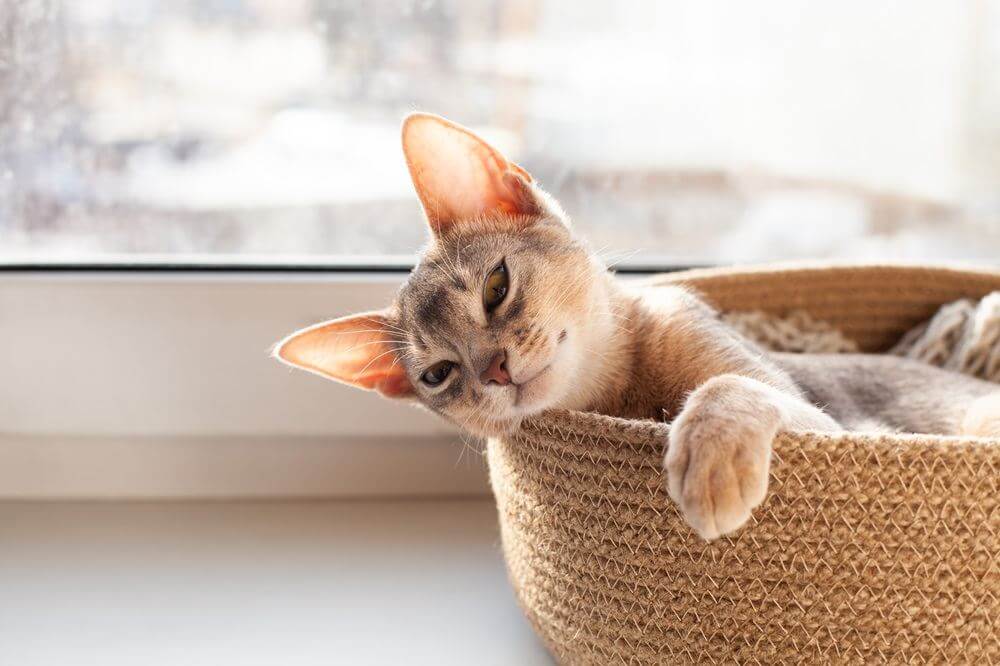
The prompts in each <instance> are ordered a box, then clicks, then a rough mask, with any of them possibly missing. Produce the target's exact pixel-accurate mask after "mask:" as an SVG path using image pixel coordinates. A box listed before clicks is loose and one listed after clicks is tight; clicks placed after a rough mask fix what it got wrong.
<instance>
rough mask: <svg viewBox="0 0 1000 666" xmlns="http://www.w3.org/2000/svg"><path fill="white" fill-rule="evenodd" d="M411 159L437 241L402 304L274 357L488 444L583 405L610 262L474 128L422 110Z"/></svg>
mask: <svg viewBox="0 0 1000 666" xmlns="http://www.w3.org/2000/svg"><path fill="white" fill-rule="evenodd" d="M403 152H404V154H405V156H406V163H407V166H408V167H409V170H410V176H411V178H412V179H413V184H414V187H415V188H416V191H417V195H418V196H419V198H420V201H421V203H422V204H423V208H424V213H425V215H426V217H427V222H428V225H429V227H430V230H431V237H432V239H431V242H430V244H429V245H428V246H427V248H426V249H425V251H424V252H423V255H422V256H421V258H420V261H419V263H418V264H417V266H416V268H414V269H413V272H412V273H411V274H410V277H409V279H408V280H407V281H406V283H405V284H404V285H403V287H402V288H401V289H400V291H399V294H398V295H397V297H396V299H395V302H394V303H392V305H390V306H389V307H388V308H385V309H384V310H378V311H372V312H366V313H362V314H358V315H352V316H348V317H343V318H340V319H335V320H332V321H327V322H323V323H320V324H316V325H315V326H312V327H309V328H306V329H304V330H301V331H298V332H296V333H293V334H292V335H290V336H289V337H287V338H286V339H285V340H283V341H282V342H280V343H279V344H278V346H277V347H276V349H275V355H276V356H277V357H278V358H279V359H280V360H282V361H284V362H285V363H287V364H289V365H292V366H295V367H298V368H302V369H304V370H309V371H311V372H314V373H316V374H319V375H322V376H324V377H327V378H330V379H334V380H336V381H340V382H344V383H347V384H351V385H353V386H357V387H359V388H363V389H369V390H376V391H378V392H379V393H381V394H382V395H384V396H387V397H390V398H408V399H416V400H418V401H420V402H421V403H423V404H424V405H425V406H427V407H428V408H429V409H431V410H432V411H434V412H437V413H439V414H441V415H443V416H444V417H446V418H448V419H449V420H451V421H453V422H455V423H457V424H458V425H460V426H461V427H463V428H465V429H467V430H470V431H472V432H476V433H479V434H487V435H490V434H498V433H501V432H505V431H509V430H511V429H513V428H515V427H516V426H517V425H518V424H519V423H520V421H521V419H523V418H524V417H525V416H529V415H531V414H534V413H537V412H540V411H542V410H543V409H546V408H549V407H564V408H573V407H582V406H584V405H585V404H586V403H587V402H588V401H589V400H590V399H591V398H592V397H593V395H592V393H593V392H594V391H596V390H597V387H594V386H592V384H593V381H592V378H591V377H590V374H591V373H590V368H589V365H590V364H589V363H588V359H592V358H593V356H594V355H599V354H600V350H595V349H593V347H595V346H597V345H599V344H600V343H601V339H602V337H604V336H605V335H606V333H607V331H606V330H603V328H605V327H606V326H607V325H608V319H609V317H608V316H607V312H606V310H607V300H608V294H607V288H608V287H607V280H606V279H605V276H606V270H605V268H604V266H603V265H602V264H601V263H600V261H599V260H598V259H597V258H596V257H595V256H594V255H593V254H592V253H591V252H590V251H589V250H588V249H587V247H586V246H585V245H584V244H583V243H581V242H580V241H579V240H577V239H576V238H575V237H574V236H573V234H572V233H571V231H570V229H569V226H568V222H567V220H566V218H565V215H564V213H563V212H562V210H561V209H560V208H559V206H558V205H557V204H556V203H555V202H554V201H553V200H552V199H551V198H550V197H549V196H548V195H547V194H545V193H544V192H543V191H542V190H541V189H539V188H538V186H537V185H536V183H535V182H534V181H533V180H532V178H531V176H530V175H529V174H528V172H527V171H525V170H524V169H522V168H521V167H519V166H517V165H516V164H513V163H511V162H509V161H507V159H505V158H504V157H503V155H501V154H500V153H499V152H498V151H497V150H496V149H494V148H493V147H492V146H490V145H489V144H487V143H486V142H485V141H483V140H482V139H481V138H479V137H478V136H476V135H475V134H473V133H472V132H470V131H469V130H467V129H465V128H463V127H461V126H459V125H456V124H454V123H452V122H449V121H447V120H445V119H443V118H440V117H438V116H434V115H429V114H414V115H411V116H409V117H408V118H407V119H406V120H405V122H404V123H403Z"/></svg>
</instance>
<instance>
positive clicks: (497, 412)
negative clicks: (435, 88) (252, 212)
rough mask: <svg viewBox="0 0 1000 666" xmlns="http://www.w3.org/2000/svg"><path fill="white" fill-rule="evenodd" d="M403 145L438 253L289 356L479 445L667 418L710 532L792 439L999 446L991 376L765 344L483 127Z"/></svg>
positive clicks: (424, 127) (755, 488)
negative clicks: (550, 185)
mask: <svg viewBox="0 0 1000 666" xmlns="http://www.w3.org/2000/svg"><path fill="white" fill-rule="evenodd" d="M403 147H404V153H405V155H406V158H407V165H408V167H409V169H410V174H411V176H412V178H413V182H414V186H415V188H416V191H417V194H418V195H419V197H420V200H421V202H422V204H423V207H424V212H425V214H426V216H427V220H428V222H429V225H430V228H431V230H432V232H433V233H432V236H433V241H432V243H431V245H430V246H429V247H428V248H427V250H426V251H425V253H424V254H423V256H422V258H421V261H420V263H419V264H418V265H417V267H416V268H415V269H414V271H413V273H412V274H411V275H410V278H409V280H408V281H407V283H406V284H405V285H404V286H403V288H402V289H401V291H400V293H399V295H398V297H397V299H396V301H395V303H393V305H392V306H390V307H389V308H387V309H385V310H382V311H375V312H370V313H365V314H362V315H355V316H351V317H344V318H341V319H337V320H333V321H330V322H324V323H321V324H318V325H316V326H313V327H310V328H308V329H305V330H303V331H299V332H297V333H295V334H293V335H291V336H289V337H288V338H287V339H286V340H284V341H282V342H281V343H280V344H279V345H278V347H277V349H276V355H277V356H278V357H279V358H280V359H281V360H283V361H284V362H286V363H289V364H291V365H294V366H296V367H300V368H303V369H306V370H309V371H312V372H314V373H317V374H320V375H322V376H325V377H328V378H332V379H335V380H337V381H341V382H345V383H349V384H352V385H355V386H359V387H361V388H367V389H374V390H377V391H379V392H380V393H382V394H383V395H385V396H388V397H396V398H408V399H416V400H418V401H419V402H420V403H421V404H423V405H424V406H426V407H427V408H429V409H431V410H432V411H434V412H436V413H438V414H441V415H442V416H444V417H445V418H447V419H449V420H451V421H453V422H455V423H456V424H458V425H459V426H460V427H462V428H464V429H467V430H470V431H472V432H475V433H478V434H483V435H498V434H503V433H506V432H510V431H511V430H513V429H516V428H517V427H518V426H519V424H520V422H521V420H522V419H524V418H525V417H528V416H531V415H532V414H536V413H538V412H540V411H542V410H544V409H548V408H553V407H559V408H565V409H582V410H590V411H596V412H601V413H604V414H610V415H614V416H622V417H629V418H649V419H656V420H667V421H670V422H671V428H670V441H669V443H668V446H667V452H666V456H665V468H666V483H667V488H668V490H669V492H670V494H671V496H672V497H673V498H674V499H675V500H676V501H677V502H678V504H679V505H680V508H681V510H682V512H683V513H684V515H685V517H686V518H687V520H688V522H689V523H690V524H691V525H692V527H694V528H695V529H696V530H697V531H698V533H699V534H701V535H702V536H704V537H705V538H714V537H716V536H719V535H720V534H725V533H727V532H730V531H732V530H734V529H737V528H738V527H739V526H740V525H742V524H743V522H745V521H746V519H747V518H748V517H749V515H750V511H751V510H752V509H753V508H754V507H755V506H756V505H757V504H759V503H760V502H761V501H762V500H763V498H764V496H765V494H766V490H767V479H768V469H769V464H770V452H771V442H772V440H773V438H774V435H775V434H776V433H777V432H778V431H779V430H782V429H813V430H825V431H836V430H841V429H845V428H847V429H872V428H876V429H894V430H905V431H912V432H934V433H940V434H971V435H996V436H1000V392H998V391H997V388H998V387H997V386H996V385H993V384H989V383H986V382H982V381H979V380H975V379H972V378H969V377H965V376H962V375H957V374H953V373H949V372H945V371H943V370H938V369H935V368H931V367H929V366H925V365H922V364H919V363H916V362H913V361H907V360H904V359H899V358H892V357H875V356H865V355H842V356H830V357H826V356H807V355H789V354H768V353H765V352H764V351H763V350H762V349H760V348H759V347H757V346H756V345H754V344H753V343H752V342H750V341H748V340H746V339H745V338H743V337H742V336H740V335H739V334H737V333H736V332H735V331H734V330H733V329H731V328H730V327H728V326H726V325H725V324H723V323H722V322H721V321H720V320H719V318H718V316H717V315H716V313H715V312H714V311H713V310H712V309H711V307H709V306H708V305H707V304H706V303H704V302H703V301H702V300H700V299H699V298H698V297H697V296H696V295H695V294H693V293H691V292H688V291H686V290H684V289H683V288H680V287H667V286H659V287H638V286H633V285H626V284H624V283H621V282H619V281H617V280H616V279H615V278H614V276H613V275H611V274H609V273H608V270H607V268H606V267H605V266H604V265H603V263H602V262H601V261H600V260H599V258H598V257H597V256H596V255H595V254H594V253H592V252H591V251H590V250H589V249H588V248H587V247H586V245H585V244H584V243H583V242H582V241H581V240H579V239H578V238H577V237H576V236H575V235H574V234H573V233H572V232H571V230H570V229H569V224H568V220H567V218H566V216H565V214H564V213H563V212H562V210H561V209H560V208H559V206H558V205H557V204H556V203H555V202H554V201H552V199H551V198H550V197H548V195H546V194H545V193H544V192H542V191H541V190H540V189H539V188H538V187H537V185H536V184H535V183H534V182H533V181H532V179H531V176H529V175H528V173H527V172H526V171H524V170H523V169H521V168H520V167H518V166H517V165H514V164H512V163H510V162H508V161H507V160H506V159H505V158H504V157H503V156H502V155H501V154H500V153H499V152H497V151H496V150H495V149H493V148H492V147H491V146H489V145H488V144H486V143H485V142H484V141H482V140H481V139H480V138H479V137H477V136H475V135H474V134H472V133H471V132H469V131H468V130H466V129H464V128H462V127H460V126H457V125H455V124H453V123H450V122H448V121H446V120H444V119H442V118H438V117H436V116H430V115H427V114H415V115H413V116H410V118H408V119H407V121H406V122H405V123H404V126H403Z"/></svg>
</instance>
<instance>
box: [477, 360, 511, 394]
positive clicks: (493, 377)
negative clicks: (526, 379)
mask: <svg viewBox="0 0 1000 666" xmlns="http://www.w3.org/2000/svg"><path fill="white" fill-rule="evenodd" d="M506 364H507V353H506V352H500V353H499V354H497V355H496V356H494V357H493V360H492V361H490V365H489V367H487V368H486V370H484V371H483V374H481V375H479V381H481V382H482V383H484V384H489V383H490V382H493V383H494V384H499V385H500V386H507V384H510V375H509V374H508V373H507V365H506Z"/></svg>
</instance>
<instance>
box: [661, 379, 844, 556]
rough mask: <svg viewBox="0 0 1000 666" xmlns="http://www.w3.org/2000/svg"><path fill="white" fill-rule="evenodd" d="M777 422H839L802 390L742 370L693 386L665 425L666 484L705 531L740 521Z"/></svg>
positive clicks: (763, 476)
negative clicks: (803, 396) (794, 390)
mask: <svg viewBox="0 0 1000 666" xmlns="http://www.w3.org/2000/svg"><path fill="white" fill-rule="evenodd" d="M783 429H809V430H827V431H834V430H840V429H841V428H840V426H839V425H838V424H837V422H836V421H834V420H833V419H832V418H830V416H828V415H827V414H825V413H823V411H822V410H820V409H817V408H816V407H814V406H813V405H811V404H809V403H807V402H806V401H804V400H802V399H801V398H799V397H797V396H794V395H791V394H789V393H786V392H784V391H781V390H779V389H777V388H774V387H773V386H770V385H768V384H765V383H764V382H761V381H758V380H756V379H751V378H749V377H744V376H741V375H719V376H717V377H713V378H712V379H710V380H708V381H707V382H705V383H704V384H702V385H701V386H700V387H698V388H697V389H696V390H695V391H694V392H692V393H691V395H690V396H689V397H688V399H687V401H686V402H685V404H684V408H683V409H682V410H681V412H680V414H678V416H677V418H676V419H674V421H673V423H672V424H671V426H670V437H669V439H670V441H669V446H668V448H667V454H666V460H665V466H666V472H667V489H668V491H669V493H670V496H671V497H672V498H673V499H674V501H675V502H677V504H678V506H679V507H680V509H681V512H682V514H683V515H684V518H685V519H686V520H687V521H688V523H689V524H690V525H691V527H693V528H694V530H695V531H696V532H697V533H698V534H700V535H701V536H702V537H703V538H705V539H714V538H716V537H718V536H721V535H723V534H727V533H729V532H732V531H733V530H735V529H737V528H739V527H740V526H741V525H743V523H745V522H746V520H747V519H748V518H749V517H750V512H751V511H752V510H753V508H754V507H755V506H757V505H758V504H760V502H761V501H762V500H763V499H764V496H765V495H766V494H767V478H768V470H769V467H770V462H771V442H772V440H773V439H774V436H775V434H776V433H777V432H778V431H779V430H783Z"/></svg>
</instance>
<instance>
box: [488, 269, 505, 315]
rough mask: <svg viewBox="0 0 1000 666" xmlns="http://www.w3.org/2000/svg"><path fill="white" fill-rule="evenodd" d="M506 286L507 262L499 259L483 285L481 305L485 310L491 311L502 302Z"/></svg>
mask: <svg viewBox="0 0 1000 666" xmlns="http://www.w3.org/2000/svg"><path fill="white" fill-rule="evenodd" d="M507 286H508V279H507V264H506V263H504V262H502V261H501V262H500V265H499V266H497V267H496V268H494V269H493V272H492V273H490V274H489V277H487V278H486V284H484V285H483V307H485V308H486V311H487V312H492V311H493V310H494V309H495V308H496V307H497V306H498V305H500V304H501V303H503V299H504V298H506V297H507Z"/></svg>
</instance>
